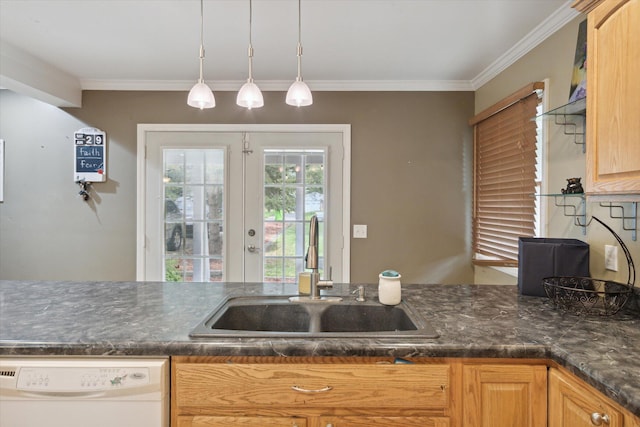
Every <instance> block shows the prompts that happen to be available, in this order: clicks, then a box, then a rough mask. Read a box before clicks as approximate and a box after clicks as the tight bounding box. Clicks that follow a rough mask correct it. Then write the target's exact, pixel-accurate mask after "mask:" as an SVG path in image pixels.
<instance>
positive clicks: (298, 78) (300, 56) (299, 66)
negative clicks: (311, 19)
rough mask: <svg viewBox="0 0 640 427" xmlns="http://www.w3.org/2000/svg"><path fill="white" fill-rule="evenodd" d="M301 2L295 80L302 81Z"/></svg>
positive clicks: (299, 6)
mask: <svg viewBox="0 0 640 427" xmlns="http://www.w3.org/2000/svg"><path fill="white" fill-rule="evenodd" d="M300 2H301V0H298V51H297V55H298V77H296V80H298V81H301V80H302V12H301V5H300Z"/></svg>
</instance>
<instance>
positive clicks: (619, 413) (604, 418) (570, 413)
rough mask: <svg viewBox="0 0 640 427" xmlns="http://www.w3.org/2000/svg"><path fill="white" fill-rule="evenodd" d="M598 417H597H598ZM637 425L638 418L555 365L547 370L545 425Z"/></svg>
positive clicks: (627, 426)
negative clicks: (547, 391)
mask: <svg viewBox="0 0 640 427" xmlns="http://www.w3.org/2000/svg"><path fill="white" fill-rule="evenodd" d="M599 420H600V421H599ZM597 425H602V426H604V427H639V426H640V420H638V418H637V417H634V416H633V415H632V414H630V413H628V412H627V411H625V410H624V409H622V408H621V407H619V406H618V405H617V404H616V403H614V402H613V401H611V400H610V399H609V398H607V397H606V396H604V395H603V394H602V393H600V392H599V391H597V390H596V389H594V388H593V387H591V386H589V385H588V384H586V383H584V382H583V381H580V380H578V379H577V378H575V377H574V376H573V375H572V374H570V373H568V372H565V371H563V370H561V369H559V368H551V369H550V370H549V427H593V426H597Z"/></svg>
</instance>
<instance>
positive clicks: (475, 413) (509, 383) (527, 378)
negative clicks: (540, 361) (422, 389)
mask: <svg viewBox="0 0 640 427" xmlns="http://www.w3.org/2000/svg"><path fill="white" fill-rule="evenodd" d="M462 384H463V405H462V406H463V408H462V419H463V424H462V425H463V427H514V426H518V427H545V426H546V425H547V366H546V365H537V366H530V365H503V364H500V365H496V364H480V365H473V364H471V365H465V366H464V368H463V380H462Z"/></svg>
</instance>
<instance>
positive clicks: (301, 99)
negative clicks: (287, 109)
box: [286, 79, 313, 107]
mask: <svg viewBox="0 0 640 427" xmlns="http://www.w3.org/2000/svg"><path fill="white" fill-rule="evenodd" d="M286 102H287V104H289V105H293V106H295V107H305V106H307V105H311V104H313V96H312V95H311V90H310V89H309V86H307V84H306V83H305V82H303V81H302V80H301V79H296V81H295V82H293V83H292V84H291V86H290V87H289V90H288V91H287V100H286Z"/></svg>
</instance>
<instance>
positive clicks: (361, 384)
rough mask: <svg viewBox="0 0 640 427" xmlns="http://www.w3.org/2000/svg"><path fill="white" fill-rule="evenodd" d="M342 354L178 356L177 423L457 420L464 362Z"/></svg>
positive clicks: (438, 424)
mask: <svg viewBox="0 0 640 427" xmlns="http://www.w3.org/2000/svg"><path fill="white" fill-rule="evenodd" d="M336 359H337V360H334V359H332V358H313V359H310V358H300V359H296V358H279V359H278V358H274V359H272V358H265V360H262V359H261V358H226V359H224V358H218V357H204V358H203V357H174V358H173V359H172V371H171V379H172V383H171V384H172V385H171V420H172V426H173V427H222V426H225V427H227V426H228V427H231V426H283V427H284V426H290V427H292V426H298V427H303V426H304V427H328V426H331V427H360V426H380V427H384V426H394V427H401V426H424V427H459V424H456V423H455V419H456V417H454V416H453V415H454V414H456V413H458V412H459V406H458V405H459V402H460V399H459V396H458V395H457V394H456V393H459V391H460V388H459V387H458V386H454V382H455V381H457V379H458V378H460V372H461V366H462V363H461V362H459V361H453V362H451V361H445V360H440V359H424V360H425V361H424V362H423V361H416V363H413V364H393V363H392V362H393V358H336ZM427 360H428V361H427ZM274 361H275V363H274Z"/></svg>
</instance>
